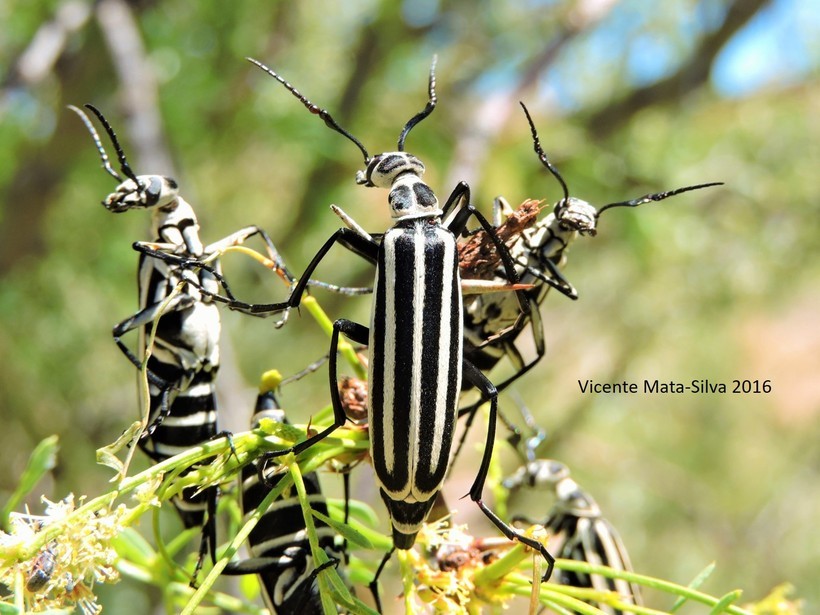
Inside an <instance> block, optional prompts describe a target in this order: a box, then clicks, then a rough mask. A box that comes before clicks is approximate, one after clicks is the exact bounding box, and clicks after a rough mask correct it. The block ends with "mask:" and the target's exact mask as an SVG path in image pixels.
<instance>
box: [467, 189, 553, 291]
mask: <svg viewBox="0 0 820 615" xmlns="http://www.w3.org/2000/svg"><path fill="white" fill-rule="evenodd" d="M500 200H501V201H502V202H504V201H503V199H500ZM542 203H543V201H537V200H535V199H527V200H526V201H524V202H523V203H521V205H519V206H518V209H515V210H512V211H509V212H507V218H506V220H504V222H503V223H502V224H501V225H499V226H498V228H497V229H496V234H497V235H498V238H499V239H500V240H501V241H502V242H503V243H504V245H506V246H507V247H508V248H509V247H511V246H512V244H513V243H515V241H516V240H517V239H518V237H519V236H520V235H521V233H523V232H524V231H525V230H526V229H528V228H530V227H531V226H533V225H534V224H535V222H536V220H537V219H538V214H539V212H540V211H541V205H542ZM458 256H459V268H460V270H461V276H462V277H463V278H465V279H473V280H491V279H493V278H494V277H495V271H496V269H498V267H499V266H500V264H501V257H500V256H499V255H498V251H497V250H496V248H495V245H494V244H493V242H492V241H491V240H490V237H489V236H488V235H487V232H486V231H484V230H481V231H478V232H477V233H475V234H474V235H472V236H471V237H470V238H469V239H468V240H467V241H464V242H461V243H459V244H458Z"/></svg>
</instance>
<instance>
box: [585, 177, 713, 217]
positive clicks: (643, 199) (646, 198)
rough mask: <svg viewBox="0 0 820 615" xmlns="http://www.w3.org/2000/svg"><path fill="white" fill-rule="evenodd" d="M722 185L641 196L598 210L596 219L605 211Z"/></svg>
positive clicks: (701, 186)
mask: <svg viewBox="0 0 820 615" xmlns="http://www.w3.org/2000/svg"><path fill="white" fill-rule="evenodd" d="M722 185H723V182H711V183H708V184H697V185H696V186H685V187H683V188H677V189H676V190H667V191H666V192H657V193H655V194H645V195H643V196H639V197H638V198H637V199H632V200H631V201H620V202H618V203H610V204H609V205H604V206H603V207H601V208H600V209H599V210H598V213H597V214H596V215H595V217H596V219H597V218H599V217H600V215H601V214H602V213H603V212H604V211H606V210H607V209H611V208H613V207H637V206H638V205H643V204H644V203H649V202H650V201H662V200H664V199H668V198H669V197H670V196H675V195H676V194H680V193H681V192H689V191H690V190H700V189H701V188H709V187H711V186H722Z"/></svg>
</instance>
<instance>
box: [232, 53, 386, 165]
mask: <svg viewBox="0 0 820 615" xmlns="http://www.w3.org/2000/svg"><path fill="white" fill-rule="evenodd" d="M245 59H246V60H248V62H251V63H252V64H256V66H258V67H259V68H261V69H262V70H263V71H265V72H266V73H268V74H269V75H270V76H271V77H273V78H274V79H276V80H277V81H278V82H279V83H281V84H282V85H284V86H285V88H286V89H287V90H288V91H289V92H290V93H291V94H293V95H294V96H295V97H296V98H298V99H299V100H300V101H301V103H302V104H303V105H304V106H305V107H306V108H307V110H308V111H310V112H311V113H313V114H314V115H318V116H319V117H320V118H322V120H324V122H325V125H326V126H327V127H328V128H330V129H331V130H335V131H336V132H338V133H339V134H341V135H343V136H345V137H347V138H348V139H350V140H351V141H353V143H355V144H356V147H358V148H359V149H360V150H361V151H362V154H363V155H364V163H365V165H367V163H368V162H369V161H370V154H368V153H367V150H366V149H365V147H364V145H362V142H361V141H359V140H358V139H357V138H356V137H354V136H353V135H352V134H350V133H349V132H348V131H347V130H345V129H344V128H342V127H341V126H339V124H338V123H337V122H336V120H334V119H333V117H332V116H331V115H330V113H329V112H328V110H327V109H322V108H320V107H319V106H318V105H315V104H313V103H312V102H310V101H309V100H308V99H307V98H306V97H305V96H304V95H303V94H302V93H301V92H300V91H299V90H297V89H296V88H295V87H293V86H292V85H291V84H290V83H288V82H287V81H285V80H284V79H283V78H282V77H280V76H279V75H278V74H277V73H276V72H274V71H273V70H272V69H270V68H268V67H267V66H265V65H264V64H262V62H260V61H259V60H254V59H253V58H245Z"/></svg>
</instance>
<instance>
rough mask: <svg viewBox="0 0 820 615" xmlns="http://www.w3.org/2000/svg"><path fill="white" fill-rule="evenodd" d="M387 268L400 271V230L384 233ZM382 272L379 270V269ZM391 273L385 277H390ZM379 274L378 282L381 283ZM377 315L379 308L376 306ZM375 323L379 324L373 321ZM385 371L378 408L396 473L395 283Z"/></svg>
mask: <svg viewBox="0 0 820 615" xmlns="http://www.w3.org/2000/svg"><path fill="white" fill-rule="evenodd" d="M384 244H385V246H384V271H385V272H386V273H388V274H393V275H392V279H394V280H395V271H396V234H395V233H388V234H387V235H385V237H384ZM377 276H378V273H377ZM390 279H391V277H390V276H389V275H388V276H387V277H386V278H385V280H388V281H389V280H390ZM378 282H379V281H378V277H377V279H376V284H377V285H378ZM391 286H392V287H391ZM373 313H374V315H375V313H376V310H373ZM371 326H375V324H373V325H371ZM383 346H384V348H383V357H382V359H383V361H384V372H383V374H382V380H383V382H382V399H383V402H384V405H383V407H382V408H380V409H379V410H376V411H377V412H378V411H381V412H382V445H383V448H384V465H385V468H386V469H387V472H388V473H390V474H392V473H393V468H394V467H395V465H396V451H395V448H394V446H393V440H394V438H395V437H396V427H395V423H394V420H393V405H394V404H395V396H394V389H395V386H396V376H395V370H396V361H395V357H396V293H395V287H394V285H388V287H387V288H386V289H385V304H384V344H383Z"/></svg>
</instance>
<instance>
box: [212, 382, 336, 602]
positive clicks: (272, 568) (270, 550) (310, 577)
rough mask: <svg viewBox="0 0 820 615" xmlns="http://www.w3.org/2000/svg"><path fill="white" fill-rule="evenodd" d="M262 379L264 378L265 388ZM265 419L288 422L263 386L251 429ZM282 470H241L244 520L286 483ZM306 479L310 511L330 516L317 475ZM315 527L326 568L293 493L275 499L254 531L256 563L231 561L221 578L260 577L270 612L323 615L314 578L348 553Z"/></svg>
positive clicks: (254, 466)
mask: <svg viewBox="0 0 820 615" xmlns="http://www.w3.org/2000/svg"><path fill="white" fill-rule="evenodd" d="M264 381H265V379H264V377H263V385H264ZM263 419H269V420H272V421H274V422H276V423H281V424H286V423H287V422H288V421H287V418H286V417H285V413H284V411H283V410H282V409H281V408H280V405H279V402H278V400H277V399H276V396H275V394H274V391H273V390H272V389H270V388H263V390H261V391H260V393H259V396H258V397H257V400H256V408H255V411H254V414H253V416H252V418H251V428H252V429H256V428H258V427H259V426H260V424H261V422H262V420H263ZM263 467H264V472H263V473H262V472H261V470H262V468H263ZM279 470H281V467H280V466H275V465H268V466H264V464H263V462H261V461H256V462H253V463H250V464H248V465H246V466H245V467H244V468H242V474H241V494H242V510H243V511H244V514H245V515H246V516H247V515H249V514H251V513H252V512H253V511H254V510H256V509H257V508H258V507H259V505H260V504H261V503H262V501H263V500H264V499H265V496H266V495H267V494H268V493H269V491H270V489H271V488H273V487H275V486H276V485H277V484H278V483H279V481H280V480H281V479H282V477H283V476H284V474H282V473H281V472H279ZM260 473H261V480H260ZM302 480H303V481H304V484H305V490H306V492H307V495H308V499H309V501H310V505H311V508H313V509H314V510H316V511H318V512H320V513H322V514H323V515H325V516H327V514H328V511H327V503H326V502H325V499H324V497H323V496H322V491H321V487H320V485H319V477H318V476H317V474H316V473H315V472H311V473H309V474H303V475H302ZM313 523H314V525H315V527H316V533H317V535H318V538H319V546H320V547H321V548H322V549H323V550H324V551H325V553H327V555H328V558H329V561H328V562H327V563H326V564H323V565H320V566H316V564H315V562H314V560H313V555H312V554H311V550H310V544H309V542H308V536H307V531H306V529H305V521H304V516H303V512H302V508H301V505H300V503H299V500H298V498H297V497H296V495H295V494H293V495H290V496H287V497H285V496H283V497H281V498H279V499H277V500H275V501H274V502H273V504H271V506H270V508H268V510H267V511H266V512H265V513H264V514H263V515H262V517H261V518H260V519H259V522H258V523H257V524H256V526H255V527H254V528H253V530H251V533H250V535H249V536H248V543H249V549H250V552H251V555H252V556H253V557H252V559H249V560H244V561H239V562H231V563H230V564H228V567H226V569H225V571H224V572H223V574H229V575H236V574H250V573H256V574H258V575H259V583H260V585H261V587H262V595H263V598H264V601H265V605H266V606H267V607H268V609H269V610H270V611H271V613H307V614H313V613H315V614H317V615H318V614H321V613H323V612H324V611H323V610H322V602H321V598H320V596H319V587H318V584H317V583H316V576H317V575H318V574H319V573H320V572H321V570H323V567H324V566H331V565H337V564H338V563H340V562H344V561H345V553H344V549H343V545H341V544H339V543H338V542H337V537H336V533H335V531H334V530H333V529H332V528H331V527H330V526H328V525H326V524H325V523H323V522H321V521H320V520H319V519H318V518H314V520H313Z"/></svg>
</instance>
